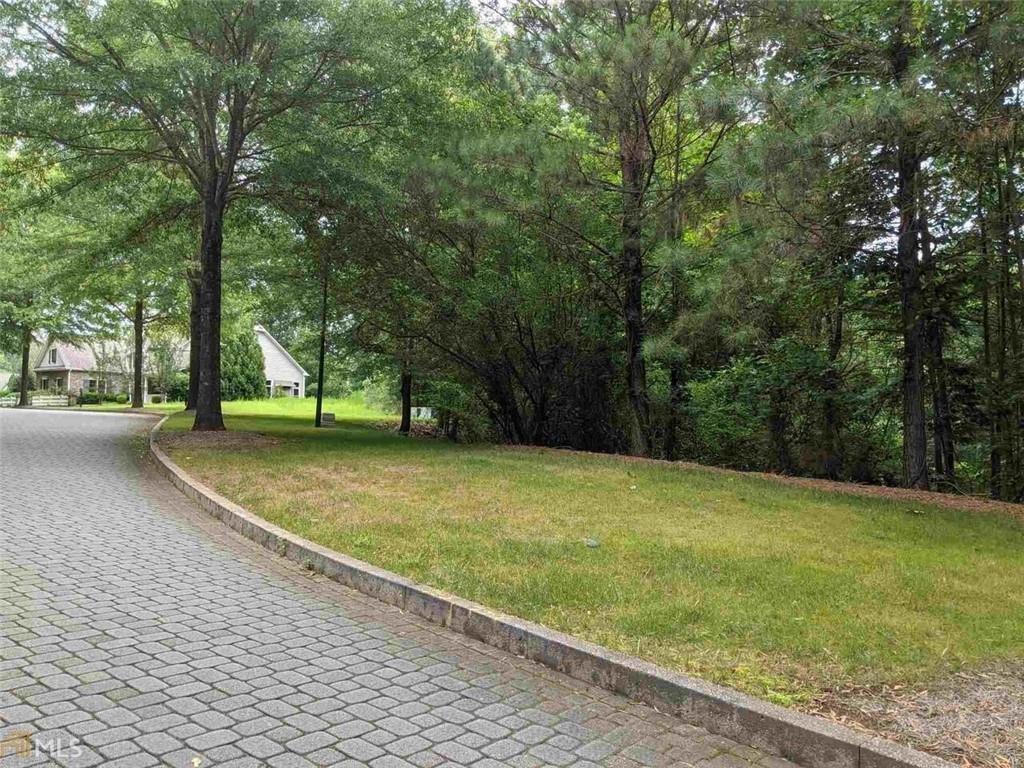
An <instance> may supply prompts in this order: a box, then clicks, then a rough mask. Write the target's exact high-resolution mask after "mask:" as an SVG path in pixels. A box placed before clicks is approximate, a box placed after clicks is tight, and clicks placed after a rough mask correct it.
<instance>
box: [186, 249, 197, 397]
mask: <svg viewBox="0 0 1024 768" xmlns="http://www.w3.org/2000/svg"><path fill="white" fill-rule="evenodd" d="M200 281H201V278H200V271H199V270H198V269H190V270H189V271H188V293H189V307H188V343H189V348H188V395H187V396H186V399H185V410H187V411H194V410H195V409H196V400H197V399H198V397H199V289H200Z"/></svg>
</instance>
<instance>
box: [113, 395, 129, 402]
mask: <svg viewBox="0 0 1024 768" xmlns="http://www.w3.org/2000/svg"><path fill="white" fill-rule="evenodd" d="M114 401H115V402H118V403H120V404H121V405H124V404H125V403H127V402H128V395H126V394H124V393H123V392H122V393H121V394H120V395H118V396H117V397H115V398H114Z"/></svg>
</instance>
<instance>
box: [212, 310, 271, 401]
mask: <svg viewBox="0 0 1024 768" xmlns="http://www.w3.org/2000/svg"><path fill="white" fill-rule="evenodd" d="M220 364H221V368H220V388H221V390H220V391H221V397H222V398H223V399H224V400H255V399H257V398H261V397H264V396H266V394H267V390H266V379H264V378H263V350H262V349H260V344H259V342H258V341H256V333H255V332H254V331H253V330H252V328H251V327H247V328H244V329H243V330H242V331H241V332H240V333H237V334H235V335H233V336H231V337H229V338H227V339H225V341H224V342H223V344H222V345H221V361H220Z"/></svg>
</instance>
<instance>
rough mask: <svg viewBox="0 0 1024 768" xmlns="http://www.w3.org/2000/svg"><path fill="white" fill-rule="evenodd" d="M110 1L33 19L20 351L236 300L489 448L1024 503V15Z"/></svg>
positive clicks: (19, 153)
mask: <svg viewBox="0 0 1024 768" xmlns="http://www.w3.org/2000/svg"><path fill="white" fill-rule="evenodd" d="M88 5H89V4H88V3H85V4H81V7H79V5H78V4H70V5H67V6H64V5H58V6H51V5H50V4H48V3H43V2H37V1H36V0H20V1H19V2H12V3H7V4H5V5H4V6H3V8H4V10H3V22H4V23H5V24H6V26H7V29H8V30H9V31H10V32H11V34H10V35H9V36H8V38H7V42H5V44H4V48H3V53H4V54H5V56H6V59H7V62H8V63H9V66H7V67H6V68H5V69H4V75H3V76H2V80H0V115H2V117H0V133H2V134H3V135H5V136H10V137H16V138H15V139H14V143H12V144H10V145H9V146H10V149H11V151H10V152H8V153H7V155H6V158H5V159H4V161H3V163H4V165H3V170H4V173H3V180H4V186H3V190H2V196H3V209H4V210H5V211H7V212H8V214H9V216H8V217H7V219H5V221H4V222H3V230H2V235H0V236H2V237H3V240H4V243H5V246H4V248H3V249H0V253H2V254H3V255H2V256H0V258H3V259H4V260H5V266H7V268H6V269H5V270H4V273H3V278H2V282H0V338H2V339H3V341H4V345H5V347H6V348H9V349H12V350H13V349H15V348H16V347H17V346H18V344H19V341H18V340H19V338H21V339H23V338H24V337H25V332H26V329H37V330H38V329H44V328H49V327H51V326H52V327H57V326H65V325H67V323H66V322H64V321H65V318H66V317H68V316H70V317H72V318H73V317H75V315H74V313H73V312H66V311H64V312H62V311H55V310H54V309H53V307H64V308H67V307H70V306H72V305H73V306H75V307H77V308H78V310H77V311H78V312H79V314H81V313H82V312H85V311H86V310H83V309H81V308H82V307H93V309H92V310H88V312H90V313H95V312H97V311H99V310H98V309H96V308H97V307H99V306H100V305H103V306H106V307H107V308H108V309H109V308H110V307H117V306H127V305H126V304H124V299H123V296H124V295H129V294H132V293H134V294H135V297H136V299H138V298H139V297H141V298H142V299H143V300H144V302H145V306H146V307H152V309H153V311H152V313H151V314H152V316H154V317H155V315H156V314H158V313H163V312H165V311H169V310H165V308H164V307H165V304H164V303H163V301H162V299H164V298H166V296H167V295H168V291H169V290H170V289H164V288H162V287H161V286H162V285H164V283H163V282H162V281H163V280H166V279H167V278H168V276H169V275H171V276H173V278H172V280H173V281H174V282H175V284H176V286H177V287H176V288H175V289H174V290H175V291H176V294H175V301H173V302H171V303H172V304H176V305H177V308H178V310H179V312H178V314H179V318H177V319H173V318H169V319H168V322H171V323H175V324H177V325H178V326H179V327H183V326H185V325H187V328H183V329H182V332H187V333H188V334H189V335H190V336H191V338H192V341H193V349H195V350H200V351H201V350H206V352H205V353H204V355H203V356H200V357H201V359H199V360H197V359H196V358H195V357H194V358H193V366H192V368H193V370H195V369H197V366H198V367H203V368H204V370H213V369H214V366H215V365H220V364H221V361H219V360H218V359H215V358H216V357H217V356H216V354H215V353H214V351H213V350H216V349H219V348H220V347H219V345H218V344H216V343H212V341H211V340H213V341H215V340H216V339H217V338H218V337H219V333H220V330H219V328H220V325H219V323H220V317H221V314H222V309H221V287H220V286H221V282H223V285H224V297H223V298H224V301H223V304H224V311H223V314H225V315H231V314H232V313H235V314H239V315H241V314H251V315H252V316H253V317H254V318H255V319H257V320H259V321H260V322H262V323H264V324H265V325H267V327H268V328H269V329H270V330H271V331H272V332H273V333H275V334H276V335H277V336H278V338H279V339H281V341H282V342H284V343H285V345H286V346H288V347H290V348H292V349H293V350H294V351H295V352H296V354H297V355H298V357H299V358H300V360H301V361H302V363H303V365H304V366H305V367H306V368H307V369H308V370H315V369H316V362H317V357H318V352H319V347H320V336H321V329H323V331H324V346H325V349H326V358H327V363H326V381H325V385H324V391H325V392H326V393H328V394H342V393H345V392H348V391H350V390H351V389H353V388H354V387H358V386H359V385H360V382H363V381H367V380H369V381H375V382H379V381H381V380H382V378H387V377H390V379H391V380H392V381H393V382H394V384H393V387H394V391H395V393H396V394H397V393H398V391H399V381H400V380H404V381H406V382H407V383H408V382H409V381H410V378H411V381H412V385H411V386H409V387H407V392H408V393H409V394H408V397H407V400H411V401H413V402H414V403H415V404H417V405H433V406H435V407H436V408H438V409H439V413H440V419H441V422H442V426H443V427H444V429H445V431H446V432H447V433H448V434H449V435H451V436H453V437H458V438H460V439H463V438H486V439H495V440H501V441H509V442H515V443H532V444H541V445H557V446H571V447H576V448H584V449H590V450H598V451H613V452H629V453H634V454H642V455H649V456H657V457H665V458H670V459H691V460H698V461H704V462H712V463H717V464H725V465H729V466H734V467H742V468H751V469H770V470H774V471H778V472H783V473H793V474H807V475H815V476H823V477H830V478H835V479H846V480H857V481H864V482H874V483H878V482H884V483H903V484H906V485H910V486H914V487H919V488H925V487H933V488H941V489H945V490H959V491H968V492H974V493H989V494H991V495H992V496H995V497H998V498H1002V499H1010V500H1020V499H1022V498H1024V222H1022V215H1021V204H1020V199H1021V193H1022V191H1024V188H1022V187H1024V181H1022V167H1021V163H1022V160H1021V147H1022V145H1024V142H1022V141H1021V126H1022V125H1024V119H1022V118H1024V110H1022V94H1024V55H1022V50H1024V34H1022V29H1024V8H1022V6H1021V4H1020V3H1017V2H1012V1H1011V0H994V1H991V2H990V1H987V0H984V1H982V0H979V1H978V2H963V3H946V2H922V1H921V0H868V1H866V2H859V3H847V2H842V1H841V0H814V1H813V2H791V1H788V0H787V1H783V2H774V3H744V2H736V1H735V0H699V1H698V2H689V1H687V2H682V1H681V0H649V1H648V0H631V1H630V2H620V3H615V4H607V3H597V2H595V3H564V2H556V1H555V0H519V2H515V3H511V4H507V3H493V4H485V5H484V6H482V7H479V6H471V5H470V4H468V3H461V2H441V0H337V2H319V3H300V4H295V3H289V2H285V0H279V1H278V2H275V3H255V4H254V3H251V2H248V1H247V0H219V1H218V2H216V3H211V4H200V5H196V4H193V3H184V2H181V3H179V2H170V3H165V4H161V5H160V6H159V7H157V6H153V5H151V4H150V3H147V2H142V0H118V2H117V3H107V4H97V6H96V8H95V9H94V10H95V11H96V12H95V13H90V12H89V10H88ZM216 9H220V10H224V11H227V12H225V13H215V12H214V10H216ZM225 25H226V26H225ZM225 29H228V30H229V31H230V30H234V31H235V32H237V35H235V36H234V37H232V36H231V35H227V36H225V35H224V34H222V32H224V30H225ZM165 33H166V34H165ZM231 40H241V41H243V43H244V44H242V45H240V47H238V48H237V49H236V47H233V44H231V43H230V41H231ZM203 41H205V42H203ZM224 41H227V42H224ZM246 41H248V42H246ZM198 43H202V44H201V45H200V44H198ZM206 43H209V45H207V44H206ZM69 45H70V47H69ZM281 51H287V52H288V53H287V55H284V54H281ZM279 54H280V55H279ZM254 57H255V58H254ZM296 84H299V85H296ZM44 85H45V87H44ZM197 94H198V95H200V96H203V95H205V97H208V98H209V101H207V102H203V100H202V99H201V98H197ZM132 99H134V101H132ZM203 104H207V107H204V106H203ZM211 105H212V106H211ZM178 115H184V116H185V118H184V119H183V120H178V118H177V116H178ZM72 137H77V138H74V139H73V138H72ZM204 148H205V149H204ZM206 150H209V155H208V158H209V163H204V162H200V161H198V160H197V158H200V157H205V156H206V155H204V154H203V152H204V151H206ZM68 199H73V200H74V201H75V204H74V206H69V205H68V204H67V203H66V202H64V203H62V202H60V201H61V200H64V201H67V200H68ZM135 199H138V200H139V201H140V205H139V206H138V211H139V212H143V213H144V215H134V213H133V211H132V206H131V201H132V200H135ZM229 203H230V206H229ZM89 217H91V219H92V220H94V221H95V222H97V223H99V225H100V229H101V230H102V231H105V232H107V235H106V237H104V238H99V237H97V236H96V235H95V234H90V232H91V230H89V229H88V228H83V227H81V226H80V220H81V219H83V218H89ZM116 219H117V220H123V221H126V222H133V224H132V226H125V227H117V226H115V225H114V224H113V221H114V220H116ZM69 222H71V223H72V224H77V225H76V226H71V224H69ZM181 228H184V231H187V232H189V233H191V240H189V239H188V238H186V239H184V240H183V239H182V238H181V234H180V233H181V231H182V229H181ZM69 233H73V234H74V235H75V236H74V237H73V238H70V239H69V238H67V237H66V235H68V234H69ZM114 235H116V236H114ZM56 242H65V243H69V244H70V245H69V246H66V247H65V249H64V251H65V252H68V253H70V254H71V255H73V256H75V257H76V258H74V259H70V260H65V259H64V258H63V257H64V256H66V255H68V253H62V252H61V251H59V250H58V249H56V248H54V247H52V244H53V243H56ZM197 242H198V243H199V245H200V247H199V254H198V255H196V253H194V250H195V243H197ZM183 243H189V244H188V245H183ZM46 244H51V245H50V246H47V245H46ZM168 246H169V247H168ZM172 253H173V254H175V255H172ZM88 254H92V255H93V256H89V255H88ZM96 254H99V257H98V259H95V260H93V261H89V259H90V258H93V257H94V256H95V255H96ZM222 255H223V258H222ZM34 260H35V261H34ZM66 261H70V262H72V263H66ZM35 262H42V263H44V264H45V269H44V270H42V271H36V270H33V269H32V268H31V265H32V264H33V263H35ZM83 262H87V263H91V264H93V265H94V266H93V267H92V268H91V274H93V275H94V277H93V278H90V279H88V280H85V279H79V278H80V277H81V264H82V263H83ZM222 262H223V264H222ZM102 264H108V265H109V269H110V274H109V275H107V274H102V279H98V278H96V277H95V273H96V270H97V269H99V268H101V267H100V265H102ZM75 265H78V266H77V267H76V266H75ZM222 266H223V269H222ZM76 270H77V271H76ZM69 275H70V277H71V279H70V280H69V279H67V276H69ZM108 278H109V279H108ZM72 289H73V290H72ZM111 292H114V293H116V294H118V295H117V296H114V297H111V296H109V295H107V296H106V298H104V294H110V293H111ZM186 295H187V297H188V298H187V299H186V298H185V296H186ZM324 297H326V302H325V303H324V301H323V299H324ZM112 299H113V300H112ZM185 304H188V305H189V307H190V309H191V310H192V311H191V314H190V315H189V320H188V321H187V322H186V321H185V320H184V319H181V318H183V317H184V315H185V312H184V309H185V306H184V305H185ZM149 316H150V315H146V317H149ZM154 322H156V321H154ZM71 325H72V326H75V325H76V323H75V322H72V323H71ZM79 325H80V323H79ZM143 325H145V322H144V323H143ZM71 330H72V331H74V330H78V329H77V328H74V327H73V328H72V329H71ZM204 334H205V335H204ZM211 344H212V345H211ZM225 348H226V347H225ZM195 354H198V352H196V353H195ZM200 378H202V377H200ZM209 379H210V377H209V376H207V377H206V378H205V379H203V380H204V381H208V380H209ZM310 383H311V385H312V384H313V382H310ZM193 385H194V386H195V385H196V381H195V377H193ZM194 386H193V389H194ZM310 389H311V391H315V387H313V386H311V387H310ZM191 394H192V392H191V391H190V395H191ZM215 395H216V392H215V391H214V389H213V388H209V389H208V390H207V391H204V393H203V394H202V396H200V397H199V406H200V407H199V411H198V412H201V413H202V414H203V418H202V419H201V418H199V417H198V416H197V421H196V423H197V426H205V427H207V428H217V427H218V426H219V421H220V412H219V406H217V408H214V405H215V403H214V402H213V401H214V400H216V397H215ZM407 404H408V403H407Z"/></svg>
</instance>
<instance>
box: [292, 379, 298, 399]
mask: <svg viewBox="0 0 1024 768" xmlns="http://www.w3.org/2000/svg"><path fill="white" fill-rule="evenodd" d="M292 387H293V389H292V397H298V396H299V382H297V381H293V382H292Z"/></svg>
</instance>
